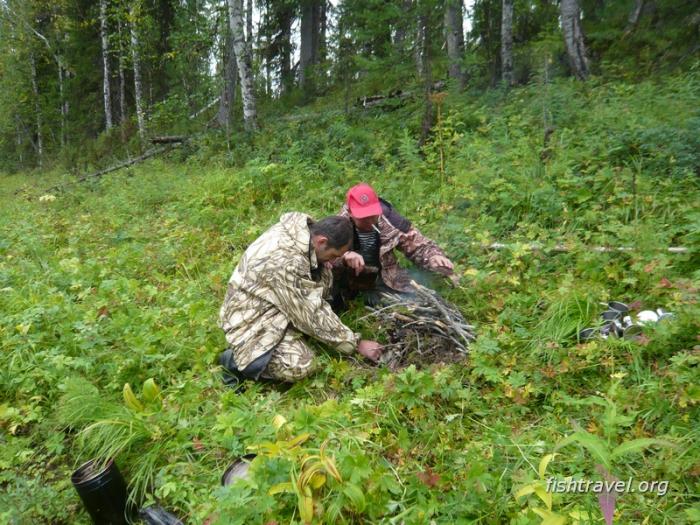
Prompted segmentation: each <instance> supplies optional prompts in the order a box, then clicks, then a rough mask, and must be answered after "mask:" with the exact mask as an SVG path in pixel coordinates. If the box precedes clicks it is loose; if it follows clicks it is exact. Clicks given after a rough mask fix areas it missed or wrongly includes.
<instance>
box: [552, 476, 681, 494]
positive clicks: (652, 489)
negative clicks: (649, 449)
mask: <svg viewBox="0 0 700 525" xmlns="http://www.w3.org/2000/svg"><path fill="white" fill-rule="evenodd" d="M667 491H668V481H645V480H642V481H634V480H633V479H632V478H629V479H627V481H624V480H613V481H593V480H590V479H574V478H565V479H556V478H553V477H552V478H548V479H547V492H553V493H560V494H563V493H567V492H594V493H595V494H601V493H608V492H618V493H625V492H628V493H632V492H639V493H642V494H656V495H657V496H665V495H666V492H667Z"/></svg>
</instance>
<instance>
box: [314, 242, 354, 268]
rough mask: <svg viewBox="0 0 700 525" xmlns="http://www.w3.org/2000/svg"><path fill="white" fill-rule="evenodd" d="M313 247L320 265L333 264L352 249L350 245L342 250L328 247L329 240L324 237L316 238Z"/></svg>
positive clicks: (341, 248)
mask: <svg viewBox="0 0 700 525" xmlns="http://www.w3.org/2000/svg"><path fill="white" fill-rule="evenodd" d="M313 245H314V251H315V252H316V259H318V264H323V263H326V262H332V261H334V260H335V259H337V258H338V257H342V255H343V254H344V253H345V252H347V251H348V250H349V249H350V243H348V244H346V245H345V246H342V247H340V248H330V247H329V246H328V239H326V238H325V237H324V236H322V235H320V236H318V237H314V239H313Z"/></svg>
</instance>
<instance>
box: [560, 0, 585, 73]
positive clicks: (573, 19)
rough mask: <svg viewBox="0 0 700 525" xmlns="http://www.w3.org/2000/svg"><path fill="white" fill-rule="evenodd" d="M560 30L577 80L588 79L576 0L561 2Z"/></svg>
mask: <svg viewBox="0 0 700 525" xmlns="http://www.w3.org/2000/svg"><path fill="white" fill-rule="evenodd" d="M560 10H561V29H562V33H563V34H564V43H565V44H566V53H567V54H568V55H569V62H570V63H571V69H572V71H573V73H574V75H575V76H576V78H578V79H579V80H586V78H588V58H586V45H585V43H584V36H583V29H582V28H581V12H580V10H579V7H578V2H577V0H561V4H560Z"/></svg>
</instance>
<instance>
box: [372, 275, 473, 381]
mask: <svg viewBox="0 0 700 525" xmlns="http://www.w3.org/2000/svg"><path fill="white" fill-rule="evenodd" d="M411 286H412V287H413V290H414V293H413V294H400V293H390V292H382V294H381V298H382V300H381V303H380V304H379V305H378V306H376V307H370V306H368V307H367V308H368V309H369V310H370V313H369V314H368V315H367V316H365V318H373V319H376V320H377V321H378V322H379V324H380V325H381V326H382V327H383V328H385V329H386V331H387V333H388V335H389V340H390V343H389V344H387V345H385V347H384V352H383V354H382V360H381V361H382V363H384V364H386V365H387V366H388V367H389V368H390V369H391V370H396V369H398V368H401V367H403V366H407V365H409V364H412V363H413V364H416V365H422V364H429V363H431V362H456V361H459V360H461V359H463V358H464V356H465V355H466V354H467V352H468V347H469V343H470V342H471V341H474V340H475V338H476V336H475V335H474V326H472V325H470V324H467V322H466V321H465V319H464V317H463V316H462V314H461V313H460V311H459V310H458V309H457V308H456V307H455V306H454V305H452V304H450V303H448V302H447V301H445V300H444V299H443V298H442V297H440V296H439V295H438V294H437V293H436V292H434V291H433V290H430V289H429V288H426V287H425V286H421V285H420V284H418V283H416V282H415V281H411Z"/></svg>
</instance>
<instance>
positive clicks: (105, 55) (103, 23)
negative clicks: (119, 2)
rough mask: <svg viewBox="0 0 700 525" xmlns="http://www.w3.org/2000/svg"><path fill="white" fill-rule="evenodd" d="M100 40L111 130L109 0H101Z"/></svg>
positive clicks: (104, 94)
mask: <svg viewBox="0 0 700 525" xmlns="http://www.w3.org/2000/svg"><path fill="white" fill-rule="evenodd" d="M100 40H101V41H102V95H103V97H104V106H105V128H106V129H107V130H108V131H109V130H110V129H112V93H111V90H110V78H111V74H110V70H109V38H108V34H107V0H100Z"/></svg>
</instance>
